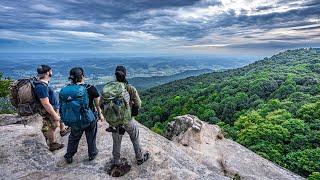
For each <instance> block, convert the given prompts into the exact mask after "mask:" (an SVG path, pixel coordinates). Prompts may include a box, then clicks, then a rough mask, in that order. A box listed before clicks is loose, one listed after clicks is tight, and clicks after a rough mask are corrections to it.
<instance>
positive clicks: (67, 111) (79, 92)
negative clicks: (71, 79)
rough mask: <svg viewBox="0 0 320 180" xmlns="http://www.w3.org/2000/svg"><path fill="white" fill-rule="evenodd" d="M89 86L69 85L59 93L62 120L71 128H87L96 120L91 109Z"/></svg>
mask: <svg viewBox="0 0 320 180" xmlns="http://www.w3.org/2000/svg"><path fill="white" fill-rule="evenodd" d="M88 88H90V86H89V87H88V85H83V84H80V85H79V84H69V85H67V86H66V87H64V88H62V89H61V91H60V93H59V100H60V116H61V120H62V121H63V122H64V123H65V124H66V125H67V126H70V127H80V128H85V127H87V126H89V125H90V123H91V122H93V121H94V120H95V116H94V113H93V112H92V110H91V109H90V108H89V95H88V91H87V89H88Z"/></svg>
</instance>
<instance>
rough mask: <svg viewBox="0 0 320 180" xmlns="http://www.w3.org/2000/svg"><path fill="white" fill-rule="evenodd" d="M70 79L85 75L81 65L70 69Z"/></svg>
mask: <svg viewBox="0 0 320 180" xmlns="http://www.w3.org/2000/svg"><path fill="white" fill-rule="evenodd" d="M69 75H70V76H69V79H75V78H80V77H82V76H84V71H83V69H82V68H81V67H74V68H72V69H71V70H70V73H69Z"/></svg>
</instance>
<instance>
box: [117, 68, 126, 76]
mask: <svg viewBox="0 0 320 180" xmlns="http://www.w3.org/2000/svg"><path fill="white" fill-rule="evenodd" d="M118 71H120V72H123V74H124V75H127V70H126V68H125V67H124V66H117V67H116V72H118Z"/></svg>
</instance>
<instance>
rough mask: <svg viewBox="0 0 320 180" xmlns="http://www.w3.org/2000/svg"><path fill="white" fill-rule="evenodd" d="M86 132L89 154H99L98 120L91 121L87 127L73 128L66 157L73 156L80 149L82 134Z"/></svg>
mask: <svg viewBox="0 0 320 180" xmlns="http://www.w3.org/2000/svg"><path fill="white" fill-rule="evenodd" d="M83 132H85V134H86V139H87V144H88V155H89V157H92V156H95V155H97V154H98V149H97V145H96V137H97V121H94V122H92V123H90V125H89V126H88V127H86V128H72V127H71V133H70V135H69V141H68V148H67V153H66V155H65V157H73V156H74V154H75V153H76V152H77V150H78V145H79V141H80V139H81V136H82V134H83Z"/></svg>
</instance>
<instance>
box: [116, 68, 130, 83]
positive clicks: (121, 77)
mask: <svg viewBox="0 0 320 180" xmlns="http://www.w3.org/2000/svg"><path fill="white" fill-rule="evenodd" d="M114 74H115V76H116V79H117V81H119V82H123V83H126V84H128V83H129V82H128V81H127V78H126V76H127V70H126V68H125V67H124V66H117V68H116V72H115V73H114Z"/></svg>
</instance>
